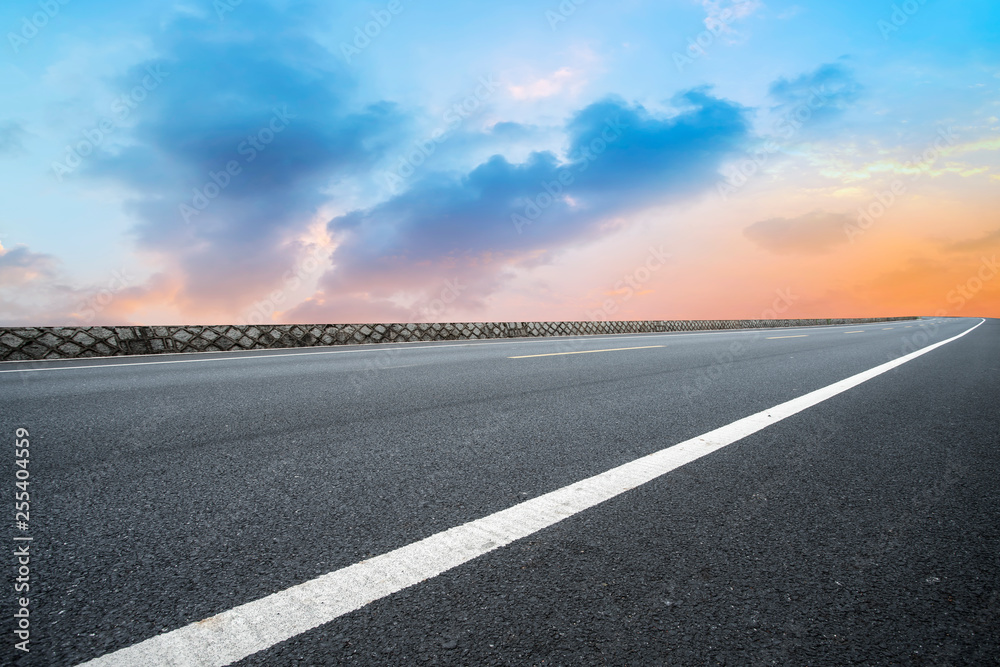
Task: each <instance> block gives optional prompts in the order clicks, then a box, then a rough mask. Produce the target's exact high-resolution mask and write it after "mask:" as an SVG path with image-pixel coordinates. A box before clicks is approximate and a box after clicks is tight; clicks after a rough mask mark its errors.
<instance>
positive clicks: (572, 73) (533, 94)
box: [507, 67, 587, 100]
mask: <svg viewBox="0 0 1000 667" xmlns="http://www.w3.org/2000/svg"><path fill="white" fill-rule="evenodd" d="M586 83H587V81H586V80H585V79H582V78H581V72H579V71H577V70H573V69H571V68H569V67H563V68H561V69H558V70H556V71H555V72H553V73H552V74H551V75H549V76H548V77H544V78H541V79H536V80H535V81H532V82H530V83H526V84H523V85H520V86H516V85H511V86H508V88H507V89H508V90H509V91H510V94H511V96H513V97H514V99H516V100H534V99H540V98H544V97H552V96H553V95H558V94H560V93H562V92H563V90H564V89H566V88H567V87H568V88H570V89H571V91H572V92H574V93H575V92H578V91H579V90H580V88H581V87H583V86H584V85H586Z"/></svg>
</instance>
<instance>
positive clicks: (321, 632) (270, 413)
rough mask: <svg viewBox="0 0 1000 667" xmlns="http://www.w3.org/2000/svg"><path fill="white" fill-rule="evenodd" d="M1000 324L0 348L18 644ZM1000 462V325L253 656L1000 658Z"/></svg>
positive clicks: (184, 604) (299, 569)
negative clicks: (21, 461)
mask: <svg viewBox="0 0 1000 667" xmlns="http://www.w3.org/2000/svg"><path fill="white" fill-rule="evenodd" d="M979 322H980V320H979V319H952V320H933V321H923V322H904V323H891V324H877V325H860V326H858V325H854V326H842V327H822V328H807V329H797V330H788V329H781V330H769V331H763V332H711V333H700V334H647V335H631V336H603V337H587V338H573V339H528V340H499V341H479V342H467V343H429V344H401V345H392V346H389V345H386V346H365V347H354V348H325V349H315V348H310V349H306V350H294V351H269V352H245V353H220V354H208V355H198V356H196V357H195V356H192V355H184V356H172V357H166V356H155V357H153V356H150V357H134V358H123V359H103V360H86V361H60V362H31V363H4V364H0V407H2V412H0V431H2V432H3V433H6V434H8V436H7V437H9V438H10V440H13V439H14V432H15V429H17V428H25V429H27V430H28V431H29V433H30V449H31V455H30V482H31V485H30V492H31V509H30V512H31V514H30V527H29V529H28V530H27V531H18V530H16V529H13V528H8V529H7V530H6V531H5V533H6V541H7V546H6V547H5V548H4V549H3V552H4V553H6V554H8V555H7V556H6V557H5V558H6V559H7V562H6V563H4V564H3V565H4V571H5V572H6V573H7V575H6V579H7V581H5V582H4V587H5V590H6V591H7V593H5V595H4V596H3V599H2V602H3V605H4V606H3V608H2V611H3V615H4V618H5V619H7V620H5V622H4V626H3V627H4V628H5V630H4V634H3V637H4V638H3V644H2V645H0V656H4V660H5V664H31V665H75V664H79V663H82V662H85V661H88V660H91V659H94V658H98V657H100V656H103V655H105V654H109V653H112V652H114V651H117V650H119V649H124V648H126V647H129V646H132V645H134V644H137V643H140V642H143V641H145V640H148V639H150V638H152V637H156V636H157V635H161V634H165V633H168V632H170V631H174V630H177V629H179V628H184V627H186V626H188V625H189V624H192V623H195V622H198V621H201V620H203V619H207V618H209V617H212V616H214V615H216V614H219V613H221V612H225V611H227V610H230V609H233V608H234V607H237V606H239V605H243V604H245V603H249V602H252V601H255V600H258V599H260V598H263V597H265V596H268V595H271V594H274V593H277V592H280V591H284V590H286V589H288V588H289V587H292V586H295V585H296V584H301V583H303V582H309V581H311V580H314V579H315V578H317V577H319V576H320V575H324V574H326V573H329V572H333V571H336V570H339V569H341V568H345V567H348V566H351V565H354V564H356V563H359V562H361V561H365V560H366V559H370V558H371V557H373V556H377V555H379V554H384V553H387V552H390V551H392V550H394V549H398V548H400V547H405V546H407V545H410V544H412V543H414V542H416V541H418V540H422V539H424V538H428V537H430V536H433V535H435V534H438V533H441V532H442V531H445V530H447V529H449V528H452V527H455V526H460V525H463V524H466V523H468V522H471V521H475V520H477V519H481V518H482V517H486V516H488V515H490V514H492V513H494V512H498V511H500V510H504V509H506V508H512V507H515V506H518V505H519V504H522V503H524V501H527V500H530V499H533V498H538V497H539V496H542V495H543V494H546V493H549V492H552V491H555V490H557V489H561V488H563V487H566V486H567V485H571V484H574V483H575V482H578V481H579V480H584V479H585V478H588V477H590V476H593V475H596V474H598V473H602V472H604V471H607V470H610V469H613V468H615V467H616V466H622V465H623V464H626V463H628V462H631V461H634V460H635V459H638V458H640V457H643V456H645V455H647V454H651V453H653V452H656V451H658V450H662V449H664V448H666V447H670V446H671V445H674V444H676V443H680V442H683V441H686V440H689V439H692V438H696V437H698V436H700V435H702V434H705V433H707V432H709V431H712V430H713V429H717V428H719V427H723V426H726V425H727V424H730V423H732V422H735V421H736V420H740V419H742V418H744V417H747V416H748V415H753V414H754V413H758V412H760V411H766V410H768V409H769V408H771V407H772V406H776V405H778V404H781V403H783V402H785V401H789V400H791V399H795V398H797V397H799V396H802V395H804V394H807V393H809V392H812V391H815V390H820V389H822V388H824V387H827V386H828V385H831V384H832V383H835V382H838V381H840V380H843V379H845V378H848V377H850V376H853V375H855V374H857V373H861V372H863V371H866V370H868V369H871V368H873V367H876V366H879V365H880V364H883V363H885V362H886V361H888V360H890V359H893V358H897V357H901V356H903V355H906V354H908V353H910V352H912V351H914V350H916V349H918V348H922V347H924V346H926V345H930V344H933V343H936V342H940V341H943V340H946V339H948V338H951V337H953V336H956V335H957V334H960V333H962V332H963V331H966V330H968V329H970V328H972V327H973V326H975V325H976V324H978V323H979ZM622 348H635V349H622ZM595 350H604V351H595ZM591 351H595V352H591ZM580 352H586V353H583V354H579V353H580ZM566 353H572V354H566ZM539 355H543V356H539ZM512 357H520V358H512ZM5 459H6V460H5V461H4V462H3V465H2V466H0V469H2V470H3V471H5V473H4V474H5V475H6V477H5V479H6V480H8V481H7V482H5V485H6V486H7V487H8V491H5V492H4V493H3V497H6V498H8V500H9V504H10V507H9V513H10V514H11V519H13V512H14V503H13V493H14V491H15V489H14V484H15V481H16V471H17V467H16V466H15V465H14V447H13V442H11V446H10V447H9V449H8V455H6V456H5ZM998 479H1000V321H997V320H986V321H985V322H984V323H983V324H982V325H981V326H979V327H978V328H977V329H975V330H974V331H972V332H971V333H969V334H967V335H966V336H964V337H962V338H959V339H957V340H955V341H953V342H950V343H947V344H945V345H943V346H941V347H939V348H937V349H934V350H932V351H930V352H928V353H927V354H924V355H922V356H919V357H918V358H915V359H913V360H912V361H909V362H907V363H905V364H903V365H901V366H899V367H898V368H894V369H892V370H889V371H887V372H885V373H883V374H881V375H878V376H877V377H874V378H872V379H870V380H868V381H867V382H864V383H863V384H860V385H859V386H856V387H854V388H851V389H849V390H847V391H845V392H843V393H840V394H838V395H835V396H832V397H831V398H829V399H828V400H823V401H822V402H820V403H818V404H817V405H815V406H813V407H810V408H808V409H806V410H803V411H802V412H799V413H798V414H794V415H792V416H790V417H788V418H787V419H784V420H782V421H779V422H777V423H774V424H773V425H770V426H768V427H766V428H764V429H763V430H760V431H758V432H756V433H753V434H752V435H749V436H747V437H745V438H742V439H739V440H737V441H735V442H733V444H731V445H728V446H726V447H724V448H722V449H719V450H718V451H715V452H714V453H711V454H709V455H707V456H704V457H703V458H699V459H698V460H695V461H693V462H691V463H688V464H687V465H684V466H682V467H679V468H677V469H676V470H674V471H672V472H669V473H667V474H664V475H662V476H660V477H658V478H656V479H654V480H653V481H651V482H649V483H647V484H644V485H642V486H639V487H638V488H635V489H632V490H630V491H626V492H624V493H621V494H620V495H617V496H615V497H613V498H611V499H610V500H607V501H606V502H603V503H601V504H599V505H596V506H594V507H591V508H590V509H586V510H584V511H580V512H578V513H575V514H573V515H572V516H568V517H567V518H565V519H564V520H562V521H560V522H558V523H555V524H554V525H551V526H549V527H547V528H544V529H541V530H538V531H537V532H534V533H533V534H531V535H529V536H527V537H525V538H523V539H519V540H517V541H514V542H513V543H511V544H509V545H507V546H502V547H500V548H497V549H495V550H492V551H490V552H489V553H486V554H485V555H482V556H480V557H478V558H475V559H473V560H470V561H469V562H466V563H464V564H462V565H460V566H458V567H456V568H454V569H451V570H448V571H446V572H444V573H443V574H440V575H439V576H436V577H433V578H430V579H428V580H427V581H424V582H423V583H420V584H418V585H416V586H412V587H409V588H405V589H404V590H401V591H399V592H397V593H394V594H391V595H388V596H387V597H383V598H381V599H378V600H376V601H375V602H373V603H371V604H368V605H366V606H364V607H362V608H360V609H358V610H356V611H353V612H350V613H348V614H346V615H343V616H340V617H339V618H336V619H335V620H333V621H331V622H329V623H326V624H324V625H321V626H320V627H318V628H315V629H312V630H309V631H306V632H303V633H301V634H299V635H297V636H295V637H293V638H292V639H289V640H288V641H284V642H281V643H278V644H276V645H274V646H271V647H270V648H267V649H266V650H264V651H261V652H259V653H256V654H253V655H251V656H249V657H247V658H246V659H244V660H243V661H241V662H239V663H238V664H241V665H244V664H245V665H289V664H309V665H324V664H341V663H350V664H357V665H382V664H398V665H412V664H440V665H454V664H471V665H478V664H516V665H536V664H537V665H542V664H545V665H549V664H566V665H573V664H615V665H618V664H666V663H669V664H681V665H702V664H704V665H714V664H727V665H742V664H776V665H784V664H811V665H820V664H831V665H841V664H871V665H899V664H902V665H938V664H949V665H984V664H1000V658H998V656H1000V619H998V612H1000V484H998V483H997V480H998ZM18 536H21V537H24V536H31V537H32V541H31V542H30V550H31V563H30V568H31V574H30V586H31V591H30V614H31V616H30V619H31V625H30V630H31V635H30V649H31V651H30V653H28V654H23V653H22V652H20V651H17V650H15V649H14V643H15V642H16V641H18V640H17V639H16V638H15V636H14V634H13V630H14V628H15V625H14V623H13V622H12V621H11V619H12V616H13V614H14V612H15V610H16V609H17V607H16V606H15V605H16V604H17V603H16V602H15V598H16V596H15V594H14V593H13V591H12V586H13V583H14V577H15V575H16V572H17V570H16V567H17V564H16V558H15V556H13V555H12V553H13V551H14V549H15V545H18V544H23V543H24V542H14V541H13V539H14V537H18ZM280 611H281V610H276V611H275V613H276V614H277V613H279V612H280Z"/></svg>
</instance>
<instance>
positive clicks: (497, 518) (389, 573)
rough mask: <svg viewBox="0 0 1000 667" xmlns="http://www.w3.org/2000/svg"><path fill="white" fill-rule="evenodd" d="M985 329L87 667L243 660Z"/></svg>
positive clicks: (147, 666)
mask: <svg viewBox="0 0 1000 667" xmlns="http://www.w3.org/2000/svg"><path fill="white" fill-rule="evenodd" d="M983 322H985V320H982V321H980V322H979V324H977V325H976V326H974V327H972V328H971V329H967V330H966V331H964V332H962V333H960V334H959V335H957V336H955V337H954V338H949V339H947V340H944V341H941V342H940V343H935V344H934V345H928V346H927V347H925V348H922V349H920V350H917V351H916V352H912V353H910V354H908V355H906V356H905V357H900V358H899V359H895V360H893V361H890V362H887V363H884V364H882V365H881V366H876V367H875V368H871V369H869V370H867V371H864V372H862V373H858V374H857V375H853V376H851V377H849V378H847V379H845V380H841V381H839V382H835V383H833V384H831V385H829V386H826V387H823V388H822V389H817V390H816V391H812V392H809V393H808V394H805V395H804V396H800V397H798V398H794V399H792V400H790V401H787V402H785V403H782V404H780V405H776V406H774V407H773V408H770V409H768V410H763V411H761V412H758V413H757V414H754V415H750V416H749V417H744V418H743V419H740V420H738V421H735V422H733V423H731V424H728V425H726V426H723V427H721V428H717V429H715V430H714V431H709V432H708V433H706V434H704V435H702V436H699V437H697V438H692V439H691V440H686V441H684V442H682V443H680V444H677V445H674V446H673V447H667V448H666V449H661V450H660V451H658V452H655V453H653V454H650V455H648V456H644V457H642V458H640V459H636V460H635V461H632V462H631V463H626V464H625V465H621V466H618V467H617V468H612V469H611V470H608V471H607V472H603V473H601V474H599V475H595V476H594V477H589V478H587V479H585V480H582V481H580V482H576V483H575V484H570V485H569V486H564V487H563V488H561V489H558V490H556V491H552V492H550V493H546V494H545V495H542V496H539V497H537V498H534V499H532V500H528V501H525V502H523V503H521V504H519V505H515V506H513V507H510V508H508V509H505V510H501V511H499V512H496V513H495V514H491V515H489V516H487V517H484V518H482V519H477V520H475V521H470V522H469V523H466V524H463V525H461V526H456V527H455V528H451V529H450V530H446V531H444V532H441V533H437V534H436V535H431V536H430V537H428V538H425V539H423V540H420V541H419V542H414V543H413V544H409V545H407V546H405V547H401V548H399V549H396V550H395V551H390V552H388V553H386V554H382V555H381V556H376V557H374V558H371V559H368V560H363V561H361V562H360V563H356V564H355V565H351V566H349V567H345V568H343V569H340V570H336V571H334V572H330V573H329V574H325V575H323V576H321V577H317V578H316V579H312V580H311V581H307V582H305V583H302V584H299V585H297V586H292V587H291V588H287V589H285V590H283V591H280V592H278V593H274V594H272V595H268V596H267V597H263V598H260V599H259V600H254V601H253V602H248V603H247V604H244V605H241V606H239V607H235V608H233V609H230V610H229V611H225V612H222V613H221V614H218V615H216V616H212V617H211V618H206V619H204V620H202V621H198V622H197V623H191V624H190V625H186V626H184V627H182V628H178V629H177V630H173V631H171V632H167V633H164V634H161V635H157V636H155V637H152V638H150V639H147V640H145V641H142V642H139V643H138V644H135V645H133V646H130V647H128V648H124V649H121V650H119V651H115V652H114V653H109V654H107V655H104V656H101V657H100V658H96V659H95V660H91V661H90V662H87V663H84V664H86V665H89V666H92V667H154V666H160V665H162V666H164V667H167V666H172V667H176V666H177V665H191V666H195V667H207V666H209V665H213V666H221V665H228V664H231V663H233V662H236V661H238V660H242V659H243V658H245V657H247V656H249V655H253V654H254V653H257V652H259V651H263V650H265V649H267V648H269V647H271V646H274V645H275V644H277V643H279V642H282V641H285V640H286V639H290V638H292V637H294V636H296V635H299V634H302V633H303V632H306V631H308V630H311V629H313V628H315V627H318V626H320V625H323V624H324V623H329V622H330V621H332V620H334V619H335V618H337V617H339V616H343V615H344V614H347V613H350V612H352V611H354V610H356V609H360V608H361V607H364V606H365V605H367V604H369V603H371V602H374V601H375V600H378V599H380V598H383V597H386V596H388V595H392V594H393V593H396V592H398V591H401V590H403V589H404V588H408V587H410V586H414V585H416V584H419V583H421V582H423V581H426V580H427V579H430V578H431V577H436V576H437V575H439V574H441V573H442V572H446V571H448V570H450V569H452V568H454V567H458V566H459V565H462V564H463V563H467V562H469V561H470V560H473V559H474V558H478V557H479V556H482V555H483V554H486V553H489V552H490V551H493V550H494V549H498V548H500V547H502V546H505V545H507V544H510V543H511V542H513V541H514V540H518V539H521V538H523V537H527V536H528V535H531V534H532V533H536V532H538V531H539V530H542V529H543V528H547V527H548V526H551V525H552V524H555V523H558V522H559V521H562V520H563V519H565V518H567V517H570V516H573V515H574V514H577V513H579V512H582V511H583V510H585V509H588V508H590V507H593V506H594V505H597V504H599V503H602V502H604V501H606V500H609V499H611V498H614V497H615V496H618V495H621V494H622V493H625V492H626V491H628V490H630V489H634V488H635V487H637V486H640V485H642V484H645V483H646V482H649V481H651V480H654V479H656V478H657V477H659V476H661V475H663V474H665V473H668V472H670V471H671V470H674V469H676V468H679V467H680V466H682V465H684V464H686V463H690V462H691V461H694V460H697V459H700V458H701V457H703V456H706V455H707V454H711V453H712V452H714V451H717V450H719V449H722V448H723V447H725V446H726V445H730V444H732V443H734V442H736V441H738V440H742V439H743V438H745V437H747V436H748V435H751V434H753V433H756V432H757V431H760V430H761V429H764V428H767V427H768V426H770V425H771V424H776V423H777V422H779V421H781V420H783V419H786V418H787V417H791V416H792V415H794V414H796V413H798V412H801V411H803V410H805V409H806V408H810V407H812V406H814V405H816V404H818V403H822V402H823V401H825V400H827V399H829V398H832V397H834V396H836V395H837V394H840V393H842V392H845V391H847V390H848V389H851V388H853V387H856V386H858V385H859V384H861V383H863V382H867V381H868V380H871V379H872V378H874V377H878V376H879V375H881V374H883V373H885V372H887V371H890V370H892V369H894V368H896V367H898V366H902V365H903V364H905V363H906V362H908V361H912V360H913V359H916V358H917V357H919V356H921V355H924V354H927V353H928V352H930V351H932V350H935V349H937V348H939V347H941V346H942V345H947V344H948V343H950V342H952V341H954V340H958V339H959V338H961V337H962V336H964V335H966V334H967V333H969V332H970V331H973V330H974V329H976V327H979V326H980V325H982V323H983Z"/></svg>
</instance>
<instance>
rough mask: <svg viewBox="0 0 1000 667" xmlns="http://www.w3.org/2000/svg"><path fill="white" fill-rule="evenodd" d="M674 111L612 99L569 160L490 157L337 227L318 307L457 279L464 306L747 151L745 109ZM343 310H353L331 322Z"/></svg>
mask: <svg viewBox="0 0 1000 667" xmlns="http://www.w3.org/2000/svg"><path fill="white" fill-rule="evenodd" d="M674 105H675V107H676V113H675V114H674V115H671V116H658V115H654V114H652V113H650V112H649V111H648V110H646V109H645V108H644V107H642V106H641V105H629V104H627V103H625V102H624V101H623V100H620V99H616V98H609V99H606V100H603V101H600V102H597V103H594V104H591V105H589V106H587V107H586V108H584V109H582V110H581V111H579V112H578V113H577V114H575V115H574V116H573V117H572V118H571V119H570V120H569V121H568V122H567V123H566V126H565V128H564V132H565V135H566V138H567V142H568V151H567V157H566V158H563V159H561V158H559V157H557V156H556V155H555V154H553V153H552V152H549V151H541V152H534V153H531V154H530V155H529V156H528V158H527V159H525V160H524V161H523V162H519V163H512V162H510V161H508V160H507V159H506V158H505V157H503V156H502V155H494V156H493V157H491V158H489V159H488V160H486V161H485V162H483V163H481V164H479V165H478V166H476V167H475V168H474V169H472V170H471V171H469V172H468V173H466V174H464V175H462V176H460V177H453V176H450V175H448V174H436V173H435V174H427V175H426V176H424V177H423V178H421V179H419V180H417V181H415V182H414V184H413V185H412V187H411V188H410V189H409V190H407V191H405V192H403V193H401V194H399V195H397V196H395V197H392V198H391V199H388V200H386V201H384V202H382V203H380V204H379V205H377V206H374V207H372V208H370V209H365V210H356V211H352V212H350V213H348V214H346V215H342V216H339V217H337V218H335V219H334V220H332V221H331V222H330V225H329V230H330V233H331V235H333V236H335V237H338V238H340V239H341V243H340V245H339V247H338V249H337V252H336V253H335V255H334V258H333V261H334V264H335V268H334V270H333V271H332V272H331V273H330V274H329V275H328V276H326V277H325V278H324V280H323V281H322V285H323V288H324V294H323V295H321V298H323V299H330V300H331V302H336V303H344V301H343V300H344V299H345V298H349V297H350V295H363V297H364V299H371V298H389V297H391V295H392V294H394V293H396V292H399V291H403V290H406V289H409V290H411V291H420V290H423V291H425V292H426V291H430V292H433V290H434V289H436V287H437V286H438V285H440V284H442V282H443V281H444V280H446V279H448V278H458V279H460V280H461V281H464V282H465V283H466V284H468V285H469V286H470V287H469V289H467V290H466V291H465V293H464V294H463V295H461V296H459V297H458V298H456V299H455V302H454V303H455V304H456V305H469V304H470V300H471V299H472V298H473V297H472V296H471V295H476V296H475V298H476V299H477V300H480V301H481V300H482V299H485V298H487V297H488V295H489V294H490V293H492V292H493V291H495V290H496V289H498V288H499V286H500V285H501V284H502V282H503V280H504V277H505V274H507V273H509V271H510V270H511V269H512V268H513V267H517V266H520V265H522V263H524V262H529V261H532V260H535V259H537V258H538V257H539V256H540V255H545V254H546V253H549V252H553V251H558V250H559V249H561V248H563V247H567V246H570V245H573V244H576V243H580V242H583V241H586V240H591V239H594V238H597V237H598V236H600V235H601V233H602V223H603V222H606V221H607V220H608V219H609V218H613V217H618V216H622V215H625V214H627V213H629V212H631V211H636V210H639V209H641V208H643V207H645V206H648V205H651V204H653V203H659V202H662V201H664V200H666V199H670V198H678V197H686V196H690V195H691V194H693V193H696V192H698V191H700V190H701V189H703V188H707V187H711V186H712V184H713V183H714V182H715V180H716V179H717V178H718V168H719V166H720V164H721V163H722V162H723V161H724V160H726V159H727V158H729V157H731V156H732V155H734V154H735V153H737V152H738V151H740V150H742V149H743V148H744V146H745V143H746V140H747V138H748V120H747V112H746V109H744V108H743V107H740V106H739V105H737V104H734V103H732V102H729V101H726V100H722V99H719V98H716V97H714V96H712V95H711V94H710V93H709V92H708V91H707V90H704V89H699V90H692V91H688V92H686V93H683V94H681V95H679V96H677V97H676V98H675V99H674ZM333 295H336V298H335V299H334V297H333ZM359 298H360V297H359ZM344 312H347V313H349V312H352V311H350V310H347V311H335V310H331V311H330V312H329V316H330V317H329V318H336V317H339V316H341V315H340V314H341V313H344ZM343 317H347V315H343ZM329 318H326V319H329Z"/></svg>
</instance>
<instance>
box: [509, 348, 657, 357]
mask: <svg viewBox="0 0 1000 667" xmlns="http://www.w3.org/2000/svg"><path fill="white" fill-rule="evenodd" d="M651 347H666V345H643V346H642V347H613V348H611V349H610V350H583V351H582V352H549V353H548V354H523V355H521V356H519V357H507V358H508V359H530V358H531V357H558V356H560V355H564V354H591V353H593V352H621V351H622V350H648V349H649V348H651Z"/></svg>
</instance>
